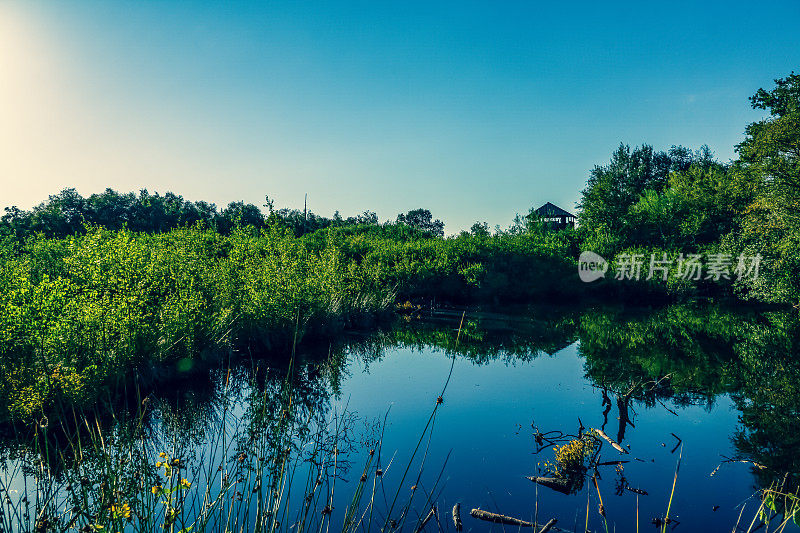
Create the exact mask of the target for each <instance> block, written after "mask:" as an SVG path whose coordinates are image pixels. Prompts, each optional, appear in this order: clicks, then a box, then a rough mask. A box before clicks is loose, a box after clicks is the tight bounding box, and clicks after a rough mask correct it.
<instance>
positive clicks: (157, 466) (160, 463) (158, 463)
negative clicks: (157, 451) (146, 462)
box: [156, 461, 164, 468]
mask: <svg viewBox="0 0 800 533" xmlns="http://www.w3.org/2000/svg"><path fill="white" fill-rule="evenodd" d="M163 465H164V463H162V462H161V461H156V468H161V467H162V466H163Z"/></svg>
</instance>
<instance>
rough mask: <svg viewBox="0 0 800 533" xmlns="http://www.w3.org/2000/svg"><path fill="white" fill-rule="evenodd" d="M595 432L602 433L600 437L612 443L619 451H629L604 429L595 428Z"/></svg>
mask: <svg viewBox="0 0 800 533" xmlns="http://www.w3.org/2000/svg"><path fill="white" fill-rule="evenodd" d="M595 432H596V433H597V434H598V435H600V437H602V438H603V440H605V441H606V442H608V443H609V444H610V445H611V447H612V448H614V449H615V450H617V451H618V452H619V453H628V450H626V449H625V448H623V447H622V446H620V445H619V444H617V443H616V442H614V440H613V439H612V438H611V437H609V436H608V435H606V433H605V431H603V430H602V429H595Z"/></svg>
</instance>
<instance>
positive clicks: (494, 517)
mask: <svg viewBox="0 0 800 533" xmlns="http://www.w3.org/2000/svg"><path fill="white" fill-rule="evenodd" d="M469 514H470V516H472V518H477V519H478V520H485V521H486V522H493V523H495V524H505V525H507V526H517V527H530V528H533V529H536V528H538V527H539V526H538V525H537V524H534V523H533V522H526V521H525V520H520V519H519V518H514V517H512V516H506V515H502V514H497V513H490V512H489V511H483V510H481V509H473V510H472V511H470V512H469ZM556 522H557V520H556V519H555V518H552V519H550V521H548V522H547V523H546V524H545V525H544V526H542V529H540V530H539V533H547V532H548V531H562V530H560V529H558V528H556V527H555V525H556Z"/></svg>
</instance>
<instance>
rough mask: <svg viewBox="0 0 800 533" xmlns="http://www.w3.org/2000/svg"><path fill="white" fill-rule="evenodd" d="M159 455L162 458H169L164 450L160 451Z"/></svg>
mask: <svg viewBox="0 0 800 533" xmlns="http://www.w3.org/2000/svg"><path fill="white" fill-rule="evenodd" d="M158 456H159V457H161V458H162V459H166V458H167V454H166V453H164V452H161V453H159V454H158Z"/></svg>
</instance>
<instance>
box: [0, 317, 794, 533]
mask: <svg viewBox="0 0 800 533" xmlns="http://www.w3.org/2000/svg"><path fill="white" fill-rule="evenodd" d="M795 315H796V314H792V313H790V312H786V311H780V310H778V311H776V310H746V311H742V310H729V309H727V310H726V309H721V308H713V307H705V308H694V307H691V306H674V307H669V308H662V309H656V310H623V309H581V310H574V309H554V308H546V309H541V308H525V309H515V310H513V311H511V312H509V311H505V312H503V313H498V312H491V313H490V312H483V311H478V310H468V311H466V312H463V315H462V311H452V312H446V311H438V312H435V313H430V312H425V313H419V314H417V315H414V314H412V315H406V316H403V317H401V318H400V319H399V320H398V322H397V323H396V324H394V325H392V326H390V327H387V328H383V329H380V330H376V331H373V332H370V333H360V334H357V335H356V334H353V335H350V336H348V337H347V338H345V339H342V340H340V341H338V342H337V343H335V344H334V345H326V346H321V347H319V346H318V347H315V348H313V349H311V348H308V349H304V350H301V351H300V352H299V353H298V355H297V357H296V358H295V363H294V364H293V365H292V366H289V365H287V364H286V362H285V360H284V361H283V362H276V361H273V362H270V361H269V359H263V358H262V359H253V360H250V361H247V362H245V363H242V364H240V365H239V367H238V369H236V368H234V369H233V370H230V369H228V368H225V367H224V366H223V367H221V368H220V369H219V370H217V371H214V372H211V373H209V375H208V376H204V377H203V378H198V377H197V376H194V377H192V378H191V379H189V380H184V381H181V382H180V383H178V384H172V385H171V386H167V387H165V388H163V389H162V390H158V391H154V392H153V393H151V394H150V396H149V398H150V399H149V400H146V401H145V404H148V403H149V402H152V404H151V405H152V406H151V407H150V408H148V410H147V413H146V414H145V415H142V414H141V413H140V414H139V415H136V416H139V418H136V416H132V418H131V419H132V420H138V422H137V424H138V425H136V424H134V425H136V427H137V428H142V427H143V428H144V431H142V432H138V433H137V432H136V431H133V432H132V433H131V435H134V434H135V436H133V437H132V441H134V440H135V441H136V442H137V443H138V444H136V445H135V446H137V447H136V448H135V449H136V450H137V452H136V453H135V455H137V456H142V457H143V459H142V461H143V463H147V462H148V461H149V463H148V464H152V462H153V461H155V460H156V459H157V453H158V452H159V451H166V452H168V454H169V457H180V458H181V461H182V462H183V464H184V465H185V466H183V470H182V472H183V473H182V474H181V475H186V476H187V478H189V479H191V480H192V482H193V484H194V485H193V488H192V489H191V491H189V490H188V489H187V491H186V492H187V494H188V493H193V492H192V491H197V493H198V494H200V495H202V494H205V500H203V498H202V497H200V496H194V497H193V498H194V499H192V498H189V497H186V498H187V500H186V502H187V503H185V508H184V509H182V512H183V513H184V514H186V515H191V514H192V513H195V514H197V513H199V512H202V511H203V509H204V507H203V501H205V502H206V504H208V502H209V501H213V500H214V494H224V495H225V496H226V497H228V499H229V503H228V504H227V505H228V507H227V508H224V510H223V511H220V512H217V514H214V513H213V512H212V513H210V514H208V516H207V521H206V522H205V523H204V527H205V529H206V530H209V531H212V530H222V529H224V528H225V527H226V526H227V527H229V528H231V525H232V524H235V525H236V529H237V530H243V531H247V530H256V529H258V528H259V527H262V528H263V529H264V530H281V531H297V530H301V529H314V530H315V531H316V530H323V529H324V530H326V531H328V530H341V529H342V528H343V525H345V526H346V527H347V528H348V529H350V530H363V531H367V530H380V529H381V528H383V529H384V530H399V529H402V530H405V531H415V530H416V529H417V528H418V527H419V525H420V522H421V519H422V518H423V517H424V516H425V515H426V514H427V513H428V510H429V509H430V508H431V506H432V505H433V504H435V505H436V507H437V509H438V515H437V516H435V517H433V518H432V520H431V521H430V522H428V524H427V526H426V531H436V530H439V528H441V529H442V530H448V531H453V530H455V528H454V524H453V519H452V509H453V506H454V505H455V504H456V503H459V504H460V505H461V518H462V520H463V525H464V530H466V531H486V530H496V531H505V530H516V529H518V526H513V525H501V524H492V523H488V522H485V521H479V520H477V519H475V518H472V517H471V516H470V510H472V509H476V508H477V509H482V510H485V511H490V512H493V513H497V514H502V515H505V516H510V517H514V518H517V519H520V520H524V521H529V522H535V523H538V524H543V523H545V522H547V521H548V520H550V519H552V518H555V519H557V520H558V523H557V526H558V528H561V529H562V530H567V531H584V528H585V527H587V523H588V529H589V530H590V531H606V530H608V531H620V532H622V531H637V530H638V531H657V530H658V531H660V530H661V527H662V525H661V524H662V522H661V521H663V520H664V519H665V518H667V516H668V517H669V519H670V521H669V523H668V524H667V526H666V527H667V530H672V529H673V528H674V529H676V530H678V531H731V530H732V529H734V528H735V527H736V524H737V522H738V524H739V527H740V529H741V530H743V531H746V530H747V529H748V527H749V526H750V524H751V521H753V519H754V517H756V516H757V514H758V510H759V506H760V505H761V494H762V493H761V490H762V489H765V488H770V487H772V488H777V487H778V485H777V484H780V487H779V488H780V489H781V490H782V491H783V492H784V493H789V492H792V491H795V490H796V489H797V475H798V473H800V472H798V462H800V461H798V451H800V446H799V445H798V444H799V442H800V436H798V429H800V428H798V426H800V421H798V408H799V406H798V398H800V395H798V379H797V378H798V376H799V375H800V373H799V372H798V367H800V364H798V361H797V357H796V352H795V349H796V347H797V346H798V345H797V334H796V333H797V331H798V328H797V324H796V321H797V319H796V316H795ZM267 367H269V369H268V370H265V368H267ZM252 376H255V377H254V378H253V377H252ZM287 376H289V377H288V379H287ZM287 383H288V384H289V385H290V390H289V391H288V393H287V390H286V385H287ZM122 418H123V417H121V416H116V415H115V416H114V417H112V419H111V420H110V421H106V422H105V424H104V425H102V427H103V431H104V432H106V435H105V436H106V439H107V440H108V441H109V444H107V445H106V444H104V445H106V446H108V448H109V449H111V448H114V449H115V450H116V452H117V453H120V454H122V453H123V450H124V449H126V448H125V446H126V444H125V436H124V435H127V434H128V432H126V431H121V430H120V425H123V426H124V425H125V424H124V423H123V422H121V420H122ZM286 420H290V421H291V422H288V423H287V422H285V421H286ZM98 424H100V423H99V422H98ZM98 427H100V425H98ZM276 428H282V429H280V430H277V429H276ZM593 429H599V430H601V431H602V433H603V434H605V435H607V436H608V438H609V439H611V440H613V441H615V442H616V443H618V444H619V445H620V446H621V448H622V449H623V450H624V452H626V453H622V452H620V451H618V450H616V449H614V447H612V445H611V444H610V443H609V442H608V441H606V440H604V439H602V438H599V437H593V438H591V439H590V440H591V441H592V442H594V443H595V452H596V453H595V454H593V455H592V456H591V457H589V458H586V460H585V465H586V467H587V468H585V469H584V470H582V471H581V475H580V476H578V477H579V478H580V479H573V481H574V484H573V485H572V486H571V489H572V490H570V491H568V492H570V494H562V493H560V492H557V491H555V490H553V489H551V488H548V487H546V486H542V485H537V484H536V483H533V482H531V481H530V480H529V479H527V476H550V477H552V475H553V466H554V463H555V452H554V449H553V448H554V447H557V446H562V445H565V444H567V443H568V442H570V441H572V440H575V439H577V438H578V436H579V435H581V436H582V435H586V434H590V433H593V432H592V430H593ZM265 435H269V436H268V437H265ZM595 435H596V434H595ZM104 442H105V441H104ZM113 443H117V444H113ZM8 447H9V449H12V448H13V449H14V450H16V452H15V453H9V452H8V451H7V452H6V453H7V456H8V458H7V459H6V469H5V472H4V475H3V490H6V491H7V492H6V494H7V495H9V496H12V497H16V498H20V496H19V495H21V494H23V493H24V492H25V490H26V487H27V488H29V487H30V486H31V485H32V484H35V483H36V479H39V478H41V474H36V472H35V471H31V470H30V469H29V470H28V472H27V474H26V473H25V471H23V470H22V469H21V468H20V467H19V464H20V462H21V461H25V460H30V457H32V456H34V455H35V454H26V453H24V452H22V453H20V451H19V444H16V445H14V446H11V445H9V446H8ZM284 449H285V450H286V451H287V452H289V453H286V454H284V455H281V454H282V453H283V452H281V451H280V450H284ZM598 449H599V451H598ZM370 450H372V451H373V452H372V453H371V452H370ZM415 450H416V451H415ZM131 455H132V456H133V455H134V454H131ZM148 455H149V457H147V456H148ZM37 457H38V456H37ZM75 462H76V463H77V461H75ZM132 462H135V461H132ZM679 462H680V468H679V469H678V474H677V478H676V476H675V474H676V467H677V465H678V463H679ZM605 463H612V464H605ZM265 464H273V465H278V468H277V470H278V472H277V473H276V469H275V468H269V467H266V468H265V467H263V466H260V465H265ZM248 465H255V466H252V467H251V466H248ZM54 468H55V469H57V470H59V471H61V472H62V475H63V478H64V479H65V481H64V482H63V483H62V484H60V485H58V484H56V485H57V487H56V489H53V490H57V491H58V494H59V495H60V496H59V497H57V498H52V500H53V501H62V502H64V503H63V505H64V507H65V508H66V506H68V505H70V496H65V494H68V493H70V492H69V491H72V494H74V491H75V489H74V488H69V490H67V489H66V487H67V486H68V485H67V484H68V483H69V477H70V473H69V471H70V466H68V465H60V466H58V467H54ZM80 468H81V472H80V473H79V474H76V475H81V476H84V477H85V476H86V475H87V474H86V472H87V467H86V465H83V466H81V467H80ZM144 468H145V467H143V466H141V465H140V466H139V467H137V468H136V472H135V474H132V475H135V476H141V475H142V474H141V471H142V470H143V469H144ZM151 468H152V467H151ZM548 469H549V471H548ZM362 474H363V475H364V477H363V478H361V476H362ZM37 475H38V477H37ZM154 475H158V476H160V475H162V474H160V473H158V472H157V473H156V474H154ZM229 476H230V477H229ZM237 476H238V479H236V482H238V483H240V484H241V488H239V489H237V488H236V487H235V486H234V487H233V488H231V486H232V485H231V481H230V478H234V477H237ZM55 477H58V476H57V475H56V474H53V475H52V476H51V478H55ZM34 478H35V479H34ZM136 479H139V478H136ZM148 479H149V478H148ZM276 479H277V482H276ZM360 480H363V482H362V481H360ZM595 480H596V484H595ZM92 483H93V480H90V481H89V482H85V483H84V484H85V485H88V486H90V487H94V485H93V484H92ZM673 483H674V491H673ZM100 485H101V484H98V486H100ZM150 485H151V483H150V482H149V480H148V481H142V483H141V486H142V487H143V488H144V490H145V492H147V489H148V488H149V487H150ZM72 486H73V485H69V487H72ZM265 487H272V489H265ZM360 488H361V489H360ZM270 490H271V492H270ZM359 490H362V492H363V496H362V499H361V501H360V503H359V504H358V505H355V504H353V502H354V495H356V494H358V493H359ZM44 492H46V491H44ZM265 492H268V493H270V494H280V502H279V503H273V502H268V504H265V503H264V498H265V497H264V496H262V494H264V493H265ZM126 497H127V496H126ZM59 498H60V500H59ZM94 498H95V499H97V496H96V495H95V496H94ZM129 499H130V500H131V501H133V500H134V499H135V498H133V497H129ZM267 499H268V498H267ZM190 500H191V502H190ZM85 501H86V502H88V503H86V505H90V504H91V503H92V502H91V501H89V500H85ZM92 501H93V500H92ZM237 501H238V502H239V503H236V504H234V503H233V502H237ZM670 501H671V503H670ZM248 502H249V504H248ZM71 503H74V501H73V502H71ZM190 503H191V505H190ZM601 503H602V511H603V514H604V515H605V516H603V515H601V513H600V505H601ZM42 505H44V504H42ZM153 505H156V504H155V503H154V504H153ZM668 506H669V514H667V510H668ZM267 507H268V508H269V511H267V512H265V511H264V509H265V508H267ZM20 509H21V507H20V506H19V505H18V503H10V504H9V503H7V505H6V512H5V515H4V517H3V520H5V522H4V524H5V525H6V529H10V530H14V524H17V527H21V526H19V524H21V523H22V522H24V520H23V518H24V517H23V516H22V515H23V513H22V511H21V510H20ZM587 509H588V512H587ZM348 510H350V511H352V512H350V513H348ZM779 510H782V509H779ZM159 512H161V511H159ZM13 513H16V516H17V517H18V518H17V519H16V522H14V519H9V518H8V515H9V514H12V515H13ZM40 514H41V511H40ZM53 514H57V513H55V512H54V513H53ZM62 514H64V515H65V516H66V513H62ZM162 514H163V513H162ZM232 516H233V517H234V518H231V517H232ZM276 517H279V519H278V518H276ZM28 520H29V521H31V522H34V521H35V519H33V518H30V515H29V516H28ZM187 520H189V522H191V520H192V517H191V516H188V518H187ZM782 520H783V518H782V517H781V516H778V517H777V518H775V519H773V521H772V523H771V529H770V530H773V529H775V527H776V526H778V525H780V523H781V521H782ZM142 523H144V522H142ZM759 523H760V522H758V520H756V525H758V524H759ZM62 524H63V522H62ZM264 524H268V526H265V525H264ZM299 524H302V525H299ZM309 524H311V526H312V527H310V526H309ZM637 527H638V529H637ZM792 527H794V526H792ZM128 528H129V529H130V530H136V529H137V528H138V529H144V530H148V528H147V527H143V526H142V527H139V526H137V522H136V520H134V519H132V520H131V522H130V523H129V525H128ZM200 529H203V527H201V526H200V525H196V526H195V529H194V531H197V530H200ZM152 530H156V529H152ZM176 531H177V529H176Z"/></svg>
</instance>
